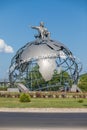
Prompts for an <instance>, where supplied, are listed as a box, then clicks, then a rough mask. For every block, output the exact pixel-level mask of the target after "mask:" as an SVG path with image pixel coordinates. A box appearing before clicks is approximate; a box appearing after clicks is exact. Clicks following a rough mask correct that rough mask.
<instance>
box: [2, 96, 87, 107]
mask: <svg viewBox="0 0 87 130" xmlns="http://www.w3.org/2000/svg"><path fill="white" fill-rule="evenodd" d="M79 100H82V102H79ZM3 107H4V108H87V99H80V98H79V99H74V98H31V102H28V103H21V102H20V101H19V98H0V108H3Z"/></svg>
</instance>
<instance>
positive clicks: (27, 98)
mask: <svg viewBox="0 0 87 130" xmlns="http://www.w3.org/2000/svg"><path fill="white" fill-rule="evenodd" d="M30 101H31V99H30V95H29V94H28V93H22V94H20V102H30Z"/></svg>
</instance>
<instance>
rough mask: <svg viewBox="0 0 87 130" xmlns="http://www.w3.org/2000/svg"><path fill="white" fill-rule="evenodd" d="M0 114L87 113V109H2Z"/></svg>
mask: <svg viewBox="0 0 87 130" xmlns="http://www.w3.org/2000/svg"><path fill="white" fill-rule="evenodd" d="M0 112H39V113H41V112H42V113H46V112H47V113H50V112H51V113H52V112H53V113H87V108H0Z"/></svg>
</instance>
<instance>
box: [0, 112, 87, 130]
mask: <svg viewBox="0 0 87 130" xmlns="http://www.w3.org/2000/svg"><path fill="white" fill-rule="evenodd" d="M4 128H6V129H9V130H10V128H15V129H16V128H19V129H21V130H22V128H24V129H25V128H28V129H29V128H37V130H39V129H40V128H41V129H40V130H42V129H45V128H48V129H53V130H54V128H55V129H56V130H57V129H58V128H64V129H65V128H73V129H74V128H81V129H82V130H83V129H87V113H29V112H28V113H21V112H15V113H13V112H0V130H4ZM48 129H47V130H48ZM35 130H36V129H35ZM45 130H46V129H45Z"/></svg>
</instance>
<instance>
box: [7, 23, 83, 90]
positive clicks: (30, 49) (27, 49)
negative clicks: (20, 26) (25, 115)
mask: <svg viewBox="0 0 87 130" xmlns="http://www.w3.org/2000/svg"><path fill="white" fill-rule="evenodd" d="M31 28H32V29H36V30H37V31H38V34H37V35H35V40H34V41H32V42H29V43H27V44H26V45H25V46H23V47H22V48H20V49H19V50H18V51H17V53H16V55H15V56H14V57H13V58H12V60H11V65H10V67H9V80H10V82H11V84H14V83H23V84H24V85H25V86H26V87H27V88H28V89H29V90H30V91H43V90H60V89H61V88H65V86H67V87H70V86H71V85H72V84H77V82H78V77H79V72H80V71H81V69H82V67H81V63H80V62H79V61H78V60H77V59H76V58H75V57H74V56H73V54H72V52H71V51H70V50H69V49H68V48H67V47H66V46H65V45H64V44H62V43H60V42H58V41H55V40H52V39H51V38H50V32H48V30H47V28H45V27H44V23H43V22H41V23H40V26H32V27H31Z"/></svg>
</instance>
